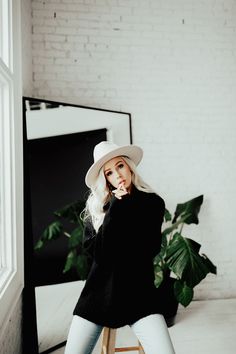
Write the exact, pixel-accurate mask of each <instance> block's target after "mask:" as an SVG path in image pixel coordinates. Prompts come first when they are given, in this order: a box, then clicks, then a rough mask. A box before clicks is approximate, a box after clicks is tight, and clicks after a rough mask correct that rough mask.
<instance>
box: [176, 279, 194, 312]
mask: <svg viewBox="0 0 236 354" xmlns="http://www.w3.org/2000/svg"><path fill="white" fill-rule="evenodd" d="M174 293H175V297H176V299H177V300H178V302H179V303H181V304H182V305H183V306H184V307H186V306H188V305H189V304H190V302H191V301H192V299H193V289H192V288H191V287H189V286H188V285H187V284H186V283H183V282H181V281H180V280H176V281H175V283H174Z"/></svg>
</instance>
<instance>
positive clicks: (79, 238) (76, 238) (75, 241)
mask: <svg viewBox="0 0 236 354" xmlns="http://www.w3.org/2000/svg"><path fill="white" fill-rule="evenodd" d="M82 242H83V229H82V228H81V227H80V226H79V227H77V228H76V229H74V230H73V231H72V233H71V235H70V238H69V242H68V247H69V248H74V247H77V246H79V245H82Z"/></svg>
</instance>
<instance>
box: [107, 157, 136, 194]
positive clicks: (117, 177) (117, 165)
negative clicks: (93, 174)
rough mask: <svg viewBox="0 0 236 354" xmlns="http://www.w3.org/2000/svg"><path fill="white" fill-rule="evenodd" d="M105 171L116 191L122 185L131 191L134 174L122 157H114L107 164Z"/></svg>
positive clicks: (108, 180)
mask: <svg viewBox="0 0 236 354" xmlns="http://www.w3.org/2000/svg"><path fill="white" fill-rule="evenodd" d="M103 171H104V174H105V177H106V180H107V182H109V183H110V184H111V185H112V186H113V187H114V188H115V189H117V188H118V187H119V186H120V185H123V186H124V187H125V188H126V189H127V191H129V190H130V187H131V177H132V173H131V171H130V168H129V166H128V165H127V163H126V162H125V160H124V159H123V158H122V157H121V156H118V157H114V158H113V159H111V160H109V161H108V162H107V163H105V165H104V168H103Z"/></svg>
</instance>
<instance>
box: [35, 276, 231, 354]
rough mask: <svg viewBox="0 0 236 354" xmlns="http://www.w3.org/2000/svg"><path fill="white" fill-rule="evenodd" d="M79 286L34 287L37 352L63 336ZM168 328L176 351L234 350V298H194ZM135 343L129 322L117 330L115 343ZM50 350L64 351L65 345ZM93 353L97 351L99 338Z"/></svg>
mask: <svg viewBox="0 0 236 354" xmlns="http://www.w3.org/2000/svg"><path fill="white" fill-rule="evenodd" d="M82 286H83V283H81V282H73V283H67V284H60V285H54V286H49V287H40V288H38V289H37V292H36V295H37V297H36V298H37V308H38V337H39V343H40V346H39V352H43V351H44V350H46V349H48V348H50V347H52V346H54V345H56V344H58V343H61V342H63V341H64V340H66V336H67V333H68V328H69V325H70V321H71V317H72V311H73V308H74V305H75V303H76V301H77V298H78V295H79V293H80V291H81V289H82ZM169 332H170V336H171V338H172V341H173V344H174V347H175V350H176V354H199V353H201V354H213V353H214V354H235V353H236V299H224V300H222V299H221V300H207V301H193V302H192V303H191V304H190V305H189V306H188V307H187V308H183V307H180V308H179V310H178V315H177V318H176V323H175V325H174V326H173V327H171V328H169ZM135 344H136V338H135V336H134V335H133V333H132V331H131V330H130V328H129V327H128V326H126V327H124V328H121V329H119V330H118V333H117V346H118V347H122V346H129V345H135ZM52 353H53V354H63V353H64V348H60V349H58V350H56V351H54V352H52ZM127 353H128V352H127ZM129 353H137V352H129ZM93 354H100V341H98V343H97V345H96V347H95V349H94V351H93ZM157 354H158V353H157ZM160 354H161V353H160Z"/></svg>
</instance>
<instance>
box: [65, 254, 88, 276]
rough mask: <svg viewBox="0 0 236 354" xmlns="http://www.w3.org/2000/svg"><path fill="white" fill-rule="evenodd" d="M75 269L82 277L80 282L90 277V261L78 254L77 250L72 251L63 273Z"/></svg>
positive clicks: (83, 255)
mask: <svg viewBox="0 0 236 354" xmlns="http://www.w3.org/2000/svg"><path fill="white" fill-rule="evenodd" d="M73 268H74V269H75V270H76V271H77V273H78V275H79V277H80V280H85V279H86V277H87V275H88V261H87V257H86V255H85V254H77V252H76V250H75V249H74V250H71V251H70V252H69V253H68V255H67V258H66V263H65V267H64V269H63V273H66V272H68V271H69V270H71V269H73Z"/></svg>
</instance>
